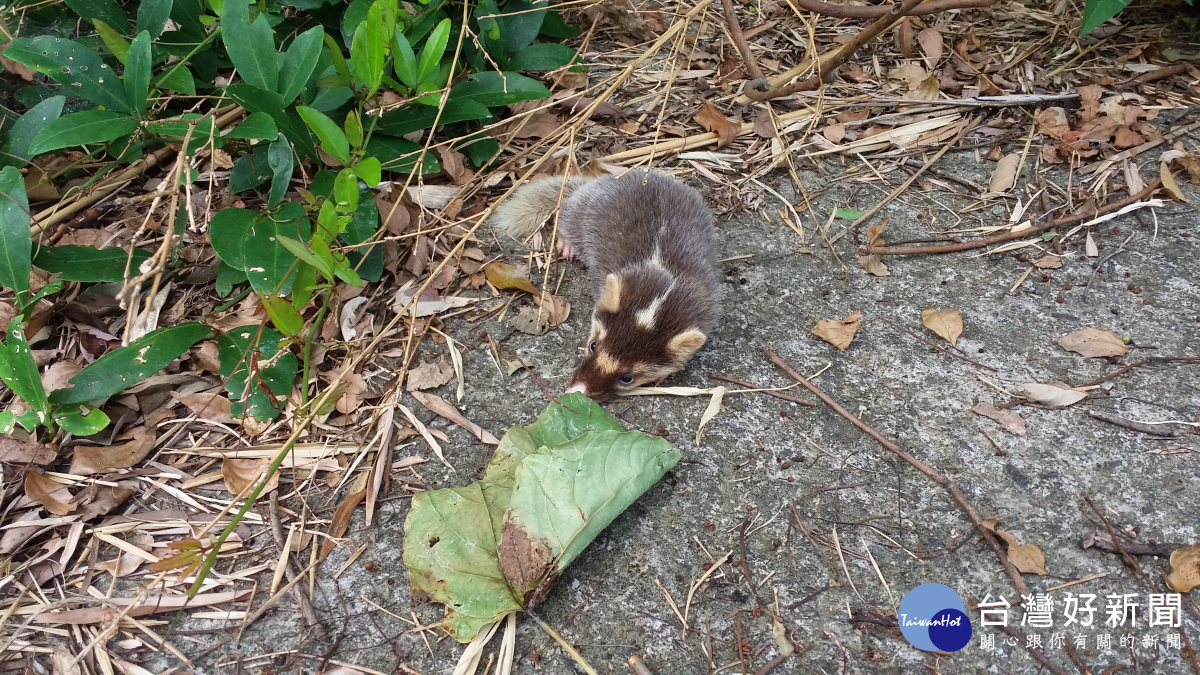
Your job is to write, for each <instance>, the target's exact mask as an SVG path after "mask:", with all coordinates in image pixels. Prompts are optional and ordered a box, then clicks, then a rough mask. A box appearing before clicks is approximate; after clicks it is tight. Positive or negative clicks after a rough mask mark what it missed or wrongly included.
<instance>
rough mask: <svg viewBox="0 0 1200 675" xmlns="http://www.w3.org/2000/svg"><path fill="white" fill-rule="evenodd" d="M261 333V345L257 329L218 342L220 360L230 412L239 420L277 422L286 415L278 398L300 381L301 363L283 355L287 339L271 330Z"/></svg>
mask: <svg viewBox="0 0 1200 675" xmlns="http://www.w3.org/2000/svg"><path fill="white" fill-rule="evenodd" d="M261 330H262V335H261V338H260V339H259V340H257V341H256V339H255V337H256V333H257V332H258V331H257V330H256V329H255V328H254V327H253V326H242V327H239V328H235V329H233V330H232V331H230V332H228V333H226V334H224V335H221V336H220V337H218V338H217V360H218V362H219V363H220V370H221V377H223V378H226V379H225V391H227V392H229V394H230V400H231V401H232V403H233V405H231V406H230V407H229V411H230V413H232V414H233V415H234V416H235V417H241V416H243V415H250V416H252V417H254V418H255V419H259V420H272V419H275V418H276V417H278V416H279V413H280V412H281V411H282V410H281V408H280V407H279V405H278V404H277V403H276V401H275V396H282V395H285V394H287V393H288V392H290V391H291V389H292V385H293V384H294V383H295V381H296V371H297V370H299V367H300V362H299V361H298V360H297V359H296V356H295V355H294V354H292V353H291V352H289V351H284V353H282V354H279V352H280V349H279V341H280V340H282V339H283V336H282V335H280V334H279V333H276V332H275V331H273V330H271V329H270V328H262V329H261ZM277 354H278V356H276V355H277ZM264 389H265V391H264ZM268 392H270V393H268Z"/></svg>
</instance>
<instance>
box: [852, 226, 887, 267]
mask: <svg viewBox="0 0 1200 675" xmlns="http://www.w3.org/2000/svg"><path fill="white" fill-rule="evenodd" d="M885 227H887V223H886V222H884V223H883V224H880V225H871V226H870V227H868V228H867V241H868V242H870V244H871V246H887V242H885V241H884V240H883V229H884V228H885ZM858 263H859V264H860V265H862V266H863V269H865V270H866V271H867V273H868V274H870V275H872V276H876V277H886V276H891V274H892V273H891V272H890V271H888V268H887V265H884V264H883V260H882V259H881V258H880V257H879V256H877V255H860V256H858Z"/></svg>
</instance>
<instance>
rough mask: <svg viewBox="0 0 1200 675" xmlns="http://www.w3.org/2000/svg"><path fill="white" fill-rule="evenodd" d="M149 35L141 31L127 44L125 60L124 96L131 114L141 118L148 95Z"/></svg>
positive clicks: (144, 111) (122, 79)
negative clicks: (130, 108) (127, 53)
mask: <svg viewBox="0 0 1200 675" xmlns="http://www.w3.org/2000/svg"><path fill="white" fill-rule="evenodd" d="M151 59H152V57H151V56H150V33H148V32H146V31H142V32H140V33H138V36H137V37H136V38H134V40H133V42H131V43H130V44H129V55H128V57H127V58H126V60H125V75H124V76H123V77H122V78H121V81H122V83H123V84H124V85H125V96H126V97H128V98H129V105H131V106H133V113H134V114H135V115H137V116H138V117H141V116H142V115H144V114H145V113H146V97H147V96H149V95H150V66H151Z"/></svg>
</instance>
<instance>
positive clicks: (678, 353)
mask: <svg viewBox="0 0 1200 675" xmlns="http://www.w3.org/2000/svg"><path fill="white" fill-rule="evenodd" d="M707 340H708V338H707V337H706V336H705V335H704V333H701V332H700V331H698V330H696V329H695V328H690V329H688V330H685V331H684V332H682V333H680V334H679V335H676V336H675V337H673V338H671V340H670V341H669V342H667V354H669V355H670V356H671V358H672V359H673V360H674V361H675V363H677V364H679V365H681V366H682V365H683V363H684V362H685V361H687V360H688V359H690V358H692V355H693V354H695V353H696V352H698V351H700V348H701V347H703V346H704V343H705V342H706V341H707Z"/></svg>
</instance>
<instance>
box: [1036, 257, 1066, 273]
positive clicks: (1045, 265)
mask: <svg viewBox="0 0 1200 675" xmlns="http://www.w3.org/2000/svg"><path fill="white" fill-rule="evenodd" d="M1032 264H1033V266H1034V267H1036V268H1038V269H1039V270H1056V269H1059V268H1060V267H1062V266H1063V261H1062V256H1057V255H1054V254H1053V253H1047V254H1046V255H1044V256H1042V257H1040V258H1038V259H1037V260H1034V261H1033V263H1032Z"/></svg>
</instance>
